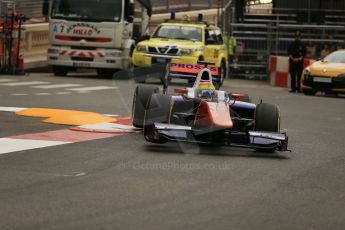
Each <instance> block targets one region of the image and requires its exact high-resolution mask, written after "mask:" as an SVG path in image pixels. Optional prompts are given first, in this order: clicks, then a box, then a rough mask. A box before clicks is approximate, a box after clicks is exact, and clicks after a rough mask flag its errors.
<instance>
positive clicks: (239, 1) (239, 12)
mask: <svg viewBox="0 0 345 230" xmlns="http://www.w3.org/2000/svg"><path fill="white" fill-rule="evenodd" d="M245 5H246V0H235V11H236V21H237V22H243V20H244V8H245Z"/></svg>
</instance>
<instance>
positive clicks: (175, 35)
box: [153, 25, 202, 41]
mask: <svg viewBox="0 0 345 230" xmlns="http://www.w3.org/2000/svg"><path fill="white" fill-rule="evenodd" d="M153 38H167V39H179V40H189V41H202V29H201V28H198V27H192V26H174V25H162V26H160V27H159V28H158V29H157V31H156V32H155V34H154V35H153Z"/></svg>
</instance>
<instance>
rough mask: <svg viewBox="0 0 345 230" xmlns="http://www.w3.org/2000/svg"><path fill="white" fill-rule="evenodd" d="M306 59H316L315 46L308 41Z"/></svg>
mask: <svg viewBox="0 0 345 230" xmlns="http://www.w3.org/2000/svg"><path fill="white" fill-rule="evenodd" d="M306 52H307V53H306V57H307V58H310V59H316V45H315V43H314V42H313V41H309V42H308V43H307V45H306Z"/></svg>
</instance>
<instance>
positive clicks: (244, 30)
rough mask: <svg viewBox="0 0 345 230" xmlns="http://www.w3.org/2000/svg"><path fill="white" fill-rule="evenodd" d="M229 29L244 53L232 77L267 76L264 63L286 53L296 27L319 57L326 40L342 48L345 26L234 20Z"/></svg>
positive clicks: (239, 58)
mask: <svg viewBox="0 0 345 230" xmlns="http://www.w3.org/2000/svg"><path fill="white" fill-rule="evenodd" d="M231 26H232V32H233V35H234V36H235V37H236V39H237V41H239V42H241V43H243V44H244V47H245V48H244V50H243V53H241V54H240V55H239V57H238V62H237V63H235V64H233V65H232V67H233V71H232V76H233V77H241V78H243V77H244V78H259V79H265V78H267V76H268V73H267V66H268V63H267V61H268V57H269V56H270V55H276V56H279V55H282V56H287V52H288V51H287V50H288V47H289V45H290V44H291V43H292V42H293V40H294V34H295V32H296V31H301V32H302V36H303V39H302V40H303V42H304V43H308V42H312V43H314V46H312V45H311V46H312V47H313V48H312V49H314V51H313V52H315V55H311V56H312V58H318V57H319V56H320V53H321V51H322V49H323V48H324V47H323V46H324V45H325V44H328V45H330V46H333V47H334V48H335V49H339V48H345V43H344V41H345V27H343V26H329V25H298V24H297V23H296V24H279V23H277V22H275V23H274V22H271V23H267V24H257V23H251V24H249V23H233V24H231Z"/></svg>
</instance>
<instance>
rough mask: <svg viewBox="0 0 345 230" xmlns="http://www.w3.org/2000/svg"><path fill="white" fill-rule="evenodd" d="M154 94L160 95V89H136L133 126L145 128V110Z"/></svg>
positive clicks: (144, 87) (138, 87)
mask: <svg viewBox="0 0 345 230" xmlns="http://www.w3.org/2000/svg"><path fill="white" fill-rule="evenodd" d="M154 93H159V88H158V87H154V86H147V85H139V86H137V88H136V89H135V93H134V97H133V107H132V117H133V125H134V126H135V127H138V128H142V127H143V126H144V116H145V110H146V108H147V105H148V102H149V100H150V98H151V95H152V94H154Z"/></svg>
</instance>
